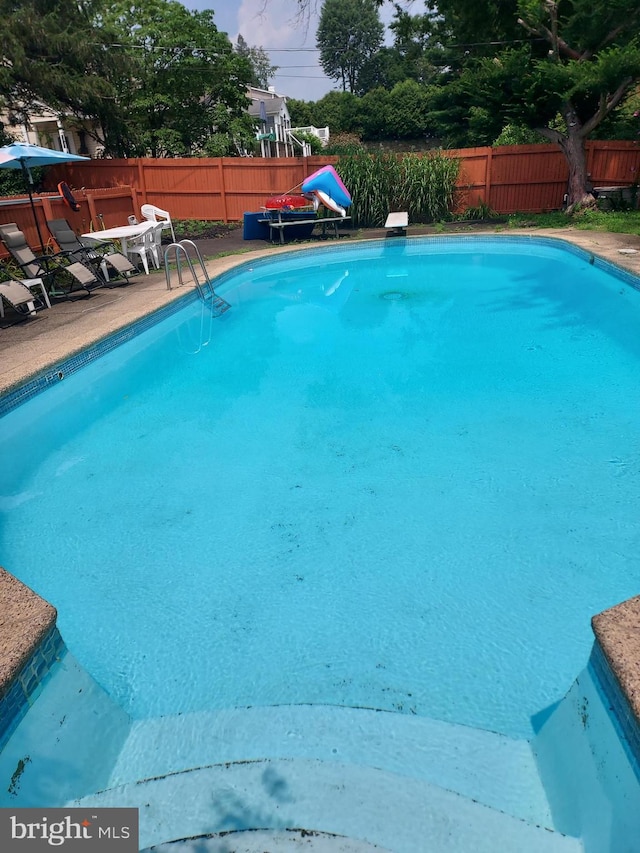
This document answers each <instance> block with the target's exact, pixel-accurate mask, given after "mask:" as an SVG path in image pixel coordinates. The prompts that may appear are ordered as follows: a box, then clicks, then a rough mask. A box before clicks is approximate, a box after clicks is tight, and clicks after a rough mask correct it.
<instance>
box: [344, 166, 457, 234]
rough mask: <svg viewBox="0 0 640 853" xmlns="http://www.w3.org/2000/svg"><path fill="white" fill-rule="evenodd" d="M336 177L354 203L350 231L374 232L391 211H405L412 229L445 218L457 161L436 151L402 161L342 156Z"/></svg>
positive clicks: (451, 202)
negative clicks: (372, 229)
mask: <svg viewBox="0 0 640 853" xmlns="http://www.w3.org/2000/svg"><path fill="white" fill-rule="evenodd" d="M336 171H337V172H338V174H339V175H340V177H341V178H342V180H343V182H344V185H345V186H346V188H347V189H348V190H349V192H350V194H351V198H352V200H353V204H352V207H351V210H350V213H351V218H352V223H353V225H354V226H356V227H363V228H375V227H380V226H381V225H384V222H385V220H386V218H387V215H388V214H389V213H390V212H391V211H394V210H406V211H407V212H408V214H409V221H410V222H414V223H426V222H434V221H436V220H439V219H447V218H449V217H450V216H451V213H452V211H453V209H454V207H455V203H456V182H457V180H458V174H459V172H460V161H459V160H457V159H454V158H450V157H445V156H444V155H443V154H442V153H440V152H437V151H436V152H430V153H428V154H425V155H422V156H421V155H418V154H404V155H402V156H401V157H398V156H396V155H394V154H367V153H365V152H358V153H354V154H348V155H346V156H342V157H341V158H340V160H339V161H338V163H337V165H336Z"/></svg>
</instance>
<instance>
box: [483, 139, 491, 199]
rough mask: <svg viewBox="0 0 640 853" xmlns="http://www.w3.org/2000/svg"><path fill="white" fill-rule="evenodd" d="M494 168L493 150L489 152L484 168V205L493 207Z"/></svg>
mask: <svg viewBox="0 0 640 853" xmlns="http://www.w3.org/2000/svg"><path fill="white" fill-rule="evenodd" d="M492 168H493V148H489V150H488V151H487V160H486V163H485V168H484V203H485V204H486V205H487V207H491V171H492Z"/></svg>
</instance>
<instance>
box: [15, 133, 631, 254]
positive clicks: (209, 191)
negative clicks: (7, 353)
mask: <svg viewBox="0 0 640 853" xmlns="http://www.w3.org/2000/svg"><path fill="white" fill-rule="evenodd" d="M443 153H444V154H445V155H446V156H449V157H457V158H459V159H460V163H461V168H460V178H459V181H458V187H459V190H460V197H461V201H460V205H459V209H464V208H465V207H469V206H477V205H478V204H480V203H483V204H486V205H488V207H490V208H491V209H492V210H494V211H495V212H496V213H500V214H507V213H516V212H531V213H533V212H542V211H548V210H559V209H560V208H561V207H562V204H563V198H564V194H565V192H566V188H567V180H568V170H567V164H566V160H565V158H564V156H563V154H562V152H561V151H560V148H559V147H558V146H556V145H510V146H501V147H497V148H489V147H487V148H464V149H454V150H447V151H444V152H443ZM336 160H337V158H336V157H321V156H315V157H306V158H271V159H263V158H236V157H224V158H184V159H180V158H176V159H157V160H154V159H146V158H143V159H131V160H92V161H91V162H88V163H73V164H71V163H68V164H64V165H60V166H56V167H55V168H52V169H49V170H48V171H47V174H46V186H47V187H48V188H49V189H51V190H53V189H54V188H55V187H56V186H57V183H58V182H59V181H62V180H65V181H67V183H68V184H69V185H70V186H71V187H72V188H73V191H74V195H75V196H76V198H77V199H78V201H79V202H80V204H81V210H80V211H79V212H78V213H73V212H72V211H71V210H69V208H68V207H66V206H65V205H64V204H63V202H62V200H61V199H60V197H59V196H58V194H57V192H55V193H43V194H41V195H40V196H38V197H37V201H36V207H37V210H38V217H39V221H40V222H41V230H42V233H43V235H46V234H47V233H48V232H47V229H46V224H45V221H46V220H47V219H52V218H58V217H65V218H67V219H68V220H69V221H70V222H71V224H72V226H73V228H74V229H75V230H76V231H78V232H79V233H82V232H85V231H89V230H90V228H91V227H93V228H96V229H97V228H100V227H102V223H104V226H105V227H107V228H108V227H111V226H115V225H122V224H123V223H124V222H126V219H127V217H128V216H130V215H131V214H134V215H137V216H138V217H140V205H141V204H144V203H151V204H155V205H157V206H158V207H161V208H163V209H165V210H168V211H170V213H171V216H172V217H173V218H174V219H202V220H210V221H223V222H234V221H242V218H243V214H244V213H245V212H251V211H258V210H260V207H261V206H262V205H263V204H264V201H265V198H266V197H267V196H269V195H275V194H279V193H283V192H286V191H287V190H290V189H295V188H297V187H299V185H300V184H301V183H302V181H303V180H304V179H305V178H306V177H307V176H308V175H309V174H311V173H312V172H313V171H315V170H316V169H318V168H320V167H321V166H323V165H325V164H327V163H335V162H336ZM587 168H588V172H589V173H590V175H591V181H592V183H593V185H594V186H630V185H632V184H635V183H637V182H638V173H639V171H640V146H638V144H637V143H635V142H600V141H592V142H588V143H587ZM0 222H17V223H18V224H19V225H20V226H21V227H23V228H24V230H25V233H26V235H27V238H28V239H29V241H30V242H31V245H36V244H37V235H36V231H35V227H34V226H33V216H32V213H31V211H30V209H29V204H28V199H27V198H26V197H24V198H11V199H5V200H2V199H0ZM45 239H46V238H45Z"/></svg>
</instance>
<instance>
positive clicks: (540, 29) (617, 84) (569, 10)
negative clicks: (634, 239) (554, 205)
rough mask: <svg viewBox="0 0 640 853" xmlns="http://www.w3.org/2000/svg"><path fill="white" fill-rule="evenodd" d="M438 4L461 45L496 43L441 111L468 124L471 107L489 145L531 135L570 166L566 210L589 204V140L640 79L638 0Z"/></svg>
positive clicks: (450, 92)
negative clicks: (505, 133)
mask: <svg viewBox="0 0 640 853" xmlns="http://www.w3.org/2000/svg"><path fill="white" fill-rule="evenodd" d="M432 5H433V4H432ZM437 6H438V9H439V10H440V11H441V13H442V14H443V18H444V22H445V24H446V25H447V26H448V27H449V30H450V32H451V34H452V35H453V36H455V35H457V36H458V38H459V40H460V41H461V42H462V41H463V40H464V39H465V38H472V37H473V36H472V33H474V32H475V33H476V35H475V37H474V39H475V42H479V41H481V40H482V39H488V40H491V41H493V42H494V44H493V45H482V46H480V48H481V51H480V52H481V55H480V56H479V57H478V56H471V57H470V58H469V59H468V60H467V62H466V64H465V67H464V68H463V70H462V72H461V73H460V75H459V77H458V78H457V79H456V80H455V81H454V82H453V83H452V84H451V85H450V86H448V87H447V88H446V90H445V91H444V92H443V97H442V99H441V102H443V101H445V100H446V104H445V105H444V107H443V113H445V112H446V111H449V116H450V117H451V115H452V113H451V109H453V110H457V118H458V119H459V120H460V121H461V122H464V121H466V122H467V123H469V121H470V120H471V118H472V117H473V116H474V113H473V110H474V109H475V110H476V113H475V118H476V119H481V125H483V126H484V131H483V132H486V133H487V134H491V135H492V138H495V137H496V136H497V135H498V134H499V132H500V130H501V128H502V126H504V124H506V123H513V124H517V125H524V126H526V127H531V128H533V129H535V130H536V131H537V132H538V133H539V134H540V135H542V136H543V137H545V138H546V139H548V140H550V141H551V142H556V143H557V144H558V145H559V146H560V147H561V149H562V151H563V152H564V155H565V157H566V159H567V163H568V167H569V186H568V210H573V209H574V208H575V207H576V206H577V205H581V204H585V203H591V202H592V201H593V199H592V197H591V196H590V195H589V194H588V192H587V180H588V176H587V170H586V155H585V141H586V139H588V138H589V137H590V136H591V135H592V134H593V133H594V131H595V130H596V128H598V127H599V126H600V125H601V124H602V122H603V121H604V120H605V119H606V118H607V117H608V116H610V115H611V114H612V113H613V112H614V111H615V110H616V109H617V108H618V106H619V105H620V104H621V103H622V101H623V99H624V98H625V96H626V95H627V94H628V93H629V92H630V91H631V89H632V88H633V87H634V86H635V85H637V83H638V81H640V46H639V44H638V37H637V32H638V24H639V23H640V5H639V4H638V2H637V0H617V2H612V1H611V0H589V2H587V0H508V2H505V3H495V2H484V3H481V2H477V0H438V2H437ZM483 13H484V14H483ZM470 22H473V27H471V25H470ZM514 25H515V26H517V29H516V30H514ZM514 33H519V35H520V40H521V42H523V43H520V44H519V45H517V46H514V45H513V44H510V45H509V46H506V47H505V45H504V44H502V45H500V46H499V47H501V49H498V50H496V49H495V48H496V45H495V42H497V41H502V42H503V43H504V42H505V41H511V42H513V40H514ZM489 50H491V51H492V53H493V55H492V56H490V55H487V51H489ZM478 110H480V112H477V111H478ZM558 117H560V122H559V121H558ZM498 123H499V126H498Z"/></svg>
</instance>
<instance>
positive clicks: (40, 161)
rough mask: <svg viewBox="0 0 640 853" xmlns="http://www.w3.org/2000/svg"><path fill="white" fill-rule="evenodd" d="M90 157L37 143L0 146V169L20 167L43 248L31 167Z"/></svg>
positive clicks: (15, 143) (88, 158)
mask: <svg viewBox="0 0 640 853" xmlns="http://www.w3.org/2000/svg"><path fill="white" fill-rule="evenodd" d="M90 159H91V158H90V157H81V156H80V155H79V154H69V153H68V152H67V151H56V150H55V149H53V148H41V147H40V146H39V145H28V144H27V143H24V142H14V143H13V145H5V146H4V148H0V169H21V170H22V174H23V175H24V179H25V183H26V185H27V192H28V193H29V201H30V203H31V210H32V211H33V219H34V222H35V223H36V231H37V232H38V237H39V238H40V245H41V247H42V248H43V249H44V242H43V240H42V234H41V233H40V225H39V224H38V217H37V215H36V206H35V204H34V201H33V189H32V188H33V177H32V175H31V169H33V168H34V167H36V166H54V165H55V164H56V163H71V162H76V161H77V160H90Z"/></svg>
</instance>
